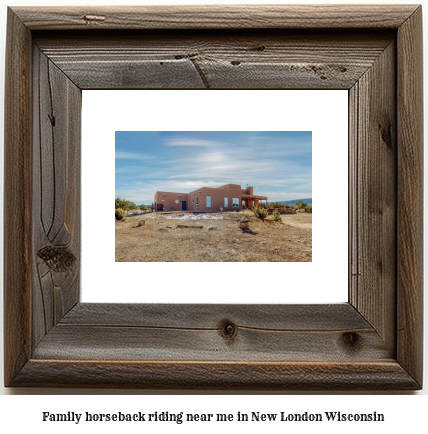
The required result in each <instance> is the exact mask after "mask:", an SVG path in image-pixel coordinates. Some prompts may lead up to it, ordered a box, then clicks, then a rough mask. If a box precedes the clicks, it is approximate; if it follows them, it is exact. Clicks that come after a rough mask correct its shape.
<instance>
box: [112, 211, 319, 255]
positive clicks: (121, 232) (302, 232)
mask: <svg viewBox="0 0 428 434" xmlns="http://www.w3.org/2000/svg"><path fill="white" fill-rule="evenodd" d="M244 216H247V217H248V218H249V219H250V229H251V230H252V231H253V232H255V235H251V234H246V233H243V232H242V231H241V229H240V228H239V220H240V219H242V218H243V217H244ZM139 220H144V221H145V226H137V225H138V221H139ZM115 225H116V261H119V262H241V261H244V262H311V261H312V214H306V213H305V214H292V215H283V216H282V222H275V221H273V220H272V218H271V217H269V218H267V219H266V220H264V221H262V220H259V219H257V218H256V217H255V216H254V215H253V214H252V213H250V212H248V211H247V212H239V213H223V214H220V213H218V214H217V213H213V214H192V213H173V214H156V213H152V214H146V215H134V216H128V217H127V218H126V219H125V220H124V221H119V222H116V223H115ZM178 225H186V226H203V228H202V229H198V228H193V227H191V228H179V227H178Z"/></svg>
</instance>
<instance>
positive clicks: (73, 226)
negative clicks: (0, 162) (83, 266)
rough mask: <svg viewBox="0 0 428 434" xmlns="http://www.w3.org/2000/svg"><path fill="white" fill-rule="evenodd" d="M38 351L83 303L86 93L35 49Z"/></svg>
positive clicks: (35, 303)
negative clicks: (82, 175)
mask: <svg viewBox="0 0 428 434" xmlns="http://www.w3.org/2000/svg"><path fill="white" fill-rule="evenodd" d="M33 95H34V100H33V103H34V107H33V131H34V135H33V147H32V152H33V156H32V162H33V170H32V176H33V182H32V193H33V194H32V198H33V203H32V212H33V226H32V236H33V242H32V245H33V250H34V251H35V255H34V256H33V270H34V271H33V273H34V290H33V309H34V311H35V312H41V313H42V315H36V316H34V317H33V328H32V330H33V347H34V346H36V345H37V344H38V342H39V341H40V339H41V338H42V337H43V336H45V334H46V333H47V332H48V331H49V330H50V329H51V328H52V327H54V326H55V324H57V323H58V322H59V321H60V320H61V318H63V316H64V315H65V314H66V313H67V312H68V311H69V310H70V308H71V307H73V306H74V305H75V304H76V303H77V302H78V301H79V286H80V267H79V255H80V123H81V115H80V107H81V90H80V89H79V88H78V87H76V86H75V85H74V84H73V83H72V82H71V81H70V80H69V79H68V78H67V77H66V76H65V75H64V74H63V72H62V71H60V70H59V69H58V68H57V67H56V66H55V65H54V64H53V63H52V62H50V60H49V59H48V58H47V57H46V56H45V55H44V54H42V53H41V52H40V50H38V49H37V47H34V49H33Z"/></svg>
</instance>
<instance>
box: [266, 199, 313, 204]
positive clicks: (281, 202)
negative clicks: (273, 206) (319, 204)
mask: <svg viewBox="0 0 428 434" xmlns="http://www.w3.org/2000/svg"><path fill="white" fill-rule="evenodd" d="M299 201H302V202H306V203H307V204H308V205H312V198H307V199H295V200H281V201H278V203H279V204H280V205H291V206H293V205H296V202H299ZM269 203H271V202H269Z"/></svg>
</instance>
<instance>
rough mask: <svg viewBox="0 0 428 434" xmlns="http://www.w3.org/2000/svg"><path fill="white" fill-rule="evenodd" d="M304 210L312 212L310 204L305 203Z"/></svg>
mask: <svg viewBox="0 0 428 434" xmlns="http://www.w3.org/2000/svg"><path fill="white" fill-rule="evenodd" d="M305 211H306V212H310V213H311V214H312V205H307V206H306V207H305Z"/></svg>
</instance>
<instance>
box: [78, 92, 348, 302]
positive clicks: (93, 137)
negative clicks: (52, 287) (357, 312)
mask: <svg viewBox="0 0 428 434" xmlns="http://www.w3.org/2000/svg"><path fill="white" fill-rule="evenodd" d="M183 93H185V97H183ZM143 101H144V103H142V102H143ZM165 101H167V102H168V103H167V104H166V103H165ZM232 102H233V103H232ZM195 107H197V110H195ZM82 117H83V122H82V125H83V128H82V130H83V131H82V137H83V141H82V167H83V177H82V200H83V211H82V241H83V245H82V301H85V302H109V303H113V302H116V303H120V302H122V303H123V302H129V303H131V302H133V303H166V302H167V303H339V302H346V301H348V273H347V270H348V263H347V260H348V250H347V249H348V225H347V222H348V214H347V210H348V170H347V169H348V167H347V164H348V152H347V144H348V92H347V91H346V90H334V91H325V90H314V91H310V90H306V91H285V90H282V91H272V90H270V91H260V90H257V91H249V90H218V91H205V90H199V91H197V90H192V91H180V90H171V91H166V90H162V91H155V90H148V91H147V90H146V91H83V116H82ZM143 120H144V121H143ZM144 129H145V130H150V131H191V130H197V131H253V130H254V129H256V131H312V175H313V179H312V186H313V192H312V198H313V206H314V213H313V227H312V231H313V241H312V246H313V247H312V254H313V255H312V262H287V263H284V262H270V263H267V262H264V263H260V262H259V263H257V262H256V263H253V262H247V263H242V262H240V263H235V262H233V263H232V262H229V263H218V262H217V263H195V262H184V263H183V262H178V263H171V262H155V263H153V262H151V263H144V262H115V261H114V253H115V246H114V240H115V239H114V226H113V222H112V219H110V218H109V214H108V212H109V211H108V204H110V203H111V204H112V203H113V198H114V190H115V189H114V181H115V180H114V169H115V166H114V164H115V162H114V151H115V143H114V140H115V134H114V133H115V130H117V131H138V130H144ZM273 176H274V174H273ZM225 182H227V180H225ZM255 182H257V180H255ZM154 193H155V192H153V194H154ZM260 194H262V193H260ZM94 198H96V200H97V203H98V204H100V205H99V206H97V207H96V208H95V209H94ZM296 199H298V198H296ZM332 200H334V203H335V205H334V210H333V208H332V206H331V205H330V204H331V201H332ZM125 276H126V278H125V279H124V277H125ZM160 278H161V280H160ZM275 280H277V281H282V282H284V283H283V284H279V285H272V284H269V282H274V281H275ZM192 282H199V283H198V284H196V285H195V284H192ZM118 288H120V291H118ZM232 288H233V289H232Z"/></svg>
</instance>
